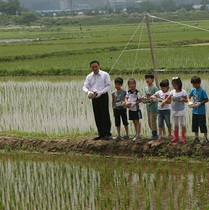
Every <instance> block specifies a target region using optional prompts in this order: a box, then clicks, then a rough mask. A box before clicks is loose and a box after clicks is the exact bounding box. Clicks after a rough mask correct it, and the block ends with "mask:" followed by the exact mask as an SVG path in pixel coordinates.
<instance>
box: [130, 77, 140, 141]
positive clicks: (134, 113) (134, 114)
mask: <svg viewBox="0 0 209 210" xmlns="http://www.w3.org/2000/svg"><path fill="white" fill-rule="evenodd" d="M128 87H129V91H128V93H127V95H126V106H127V107H128V108H129V120H132V121H133V124H134V128H135V132H136V135H135V137H134V138H133V139H132V140H133V141H138V140H140V139H141V137H140V133H141V123H140V121H139V120H140V119H142V113H141V110H140V107H139V103H140V101H141V100H140V94H139V91H138V90H137V89H136V80H135V79H133V78H131V79H129V80H128Z"/></svg>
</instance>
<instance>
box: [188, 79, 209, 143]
mask: <svg viewBox="0 0 209 210" xmlns="http://www.w3.org/2000/svg"><path fill="white" fill-rule="evenodd" d="M191 83H192V85H193V89H192V90H191V92H190V94H189V100H190V99H191V98H193V104H194V106H193V108H192V132H194V133H195V138H194V140H193V141H192V143H191V145H192V146H194V145H195V144H197V143H199V142H200V139H199V137H198V133H199V132H198V130H199V128H200V132H201V133H204V140H203V142H202V145H208V144H209V140H208V138H207V132H208V131H207V126H206V109H205V103H207V102H208V96H207V93H206V91H205V90H204V89H203V88H202V87H201V78H200V77H197V76H194V77H192V79H191Z"/></svg>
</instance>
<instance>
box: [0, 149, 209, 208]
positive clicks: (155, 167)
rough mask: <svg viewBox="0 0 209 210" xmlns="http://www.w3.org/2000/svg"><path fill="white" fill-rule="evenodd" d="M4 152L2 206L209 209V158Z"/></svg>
mask: <svg viewBox="0 0 209 210" xmlns="http://www.w3.org/2000/svg"><path fill="white" fill-rule="evenodd" d="M0 156H1V158H0V177H1V180H2V183H1V189H0V208H1V209H36V210H39V209H50V210H53V209H59V210H61V209H92V210H94V209H95V210H96V209H101V210H102V209H120V210H121V209H124V210H125V209H133V210H136V209H145V210H150V209H152V210H155V209H158V210H164V209H165V210H183V209H185V210H187V209H188V210H191V209H194V210H196V209H204V210H207V209H209V202H208V190H209V182H208V179H209V174H208V167H209V165H208V162H207V161H201V162H199V161H193V162H192V161H190V160H189V159H187V158H183V159H174V160H166V159H162V158H159V159H147V158H142V159H134V160H131V159H123V158H120V157H118V158H105V157H97V156H93V157H86V156H61V155H37V154H33V155H32V154H31V155H29V154H21V155H20V154H13V155H12V154H6V153H5V154H1V155H0ZM110 162H111V164H110Z"/></svg>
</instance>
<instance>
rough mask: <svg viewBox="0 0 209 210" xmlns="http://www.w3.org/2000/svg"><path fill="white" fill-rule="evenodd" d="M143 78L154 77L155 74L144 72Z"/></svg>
mask: <svg viewBox="0 0 209 210" xmlns="http://www.w3.org/2000/svg"><path fill="white" fill-rule="evenodd" d="M144 78H145V79H147V78H151V79H154V78H155V76H154V74H145V76H144Z"/></svg>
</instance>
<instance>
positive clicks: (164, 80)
mask: <svg viewBox="0 0 209 210" xmlns="http://www.w3.org/2000/svg"><path fill="white" fill-rule="evenodd" d="M168 86H169V81H168V79H163V80H162V81H161V82H160V87H168Z"/></svg>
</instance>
